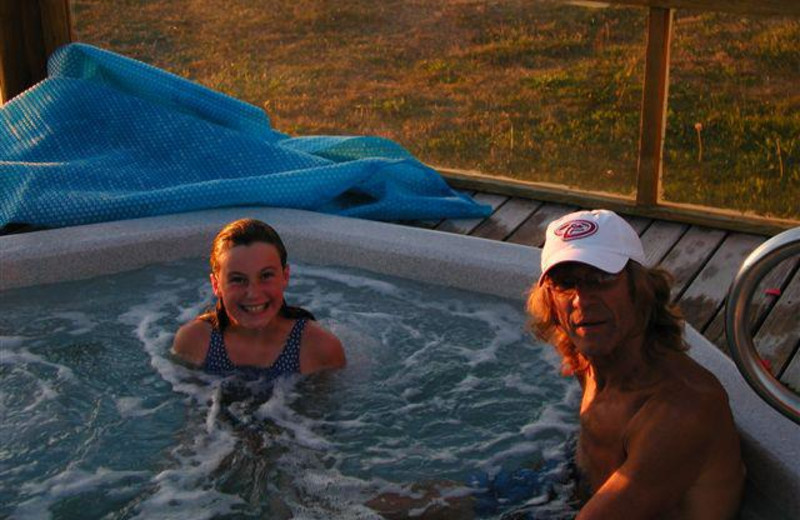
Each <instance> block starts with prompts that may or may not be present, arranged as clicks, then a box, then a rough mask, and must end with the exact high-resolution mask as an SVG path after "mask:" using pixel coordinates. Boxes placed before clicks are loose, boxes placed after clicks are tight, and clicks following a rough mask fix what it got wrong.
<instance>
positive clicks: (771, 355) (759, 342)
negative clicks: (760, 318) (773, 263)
mask: <svg viewBox="0 0 800 520" xmlns="http://www.w3.org/2000/svg"><path fill="white" fill-rule="evenodd" d="M798 316H800V272H798V273H795V274H794V276H793V277H792V281H791V282H790V283H789V285H788V287H787V288H786V290H784V291H782V293H781V295H780V296H779V297H778V301H777V302H776V303H775V308H774V309H773V311H772V312H770V313H769V316H767V319H766V320H765V321H764V324H763V325H762V326H761V328H760V329H759V330H758V333H756V336H755V338H754V343H755V345H756V348H757V349H758V351H759V352H760V353H761V356H762V358H764V359H766V360H767V361H768V362H769V364H770V365H771V371H772V373H773V375H776V376H780V375H783V373H784V372H785V371H786V368H787V367H788V365H789V362H790V361H791V360H790V356H791V355H792V354H793V353H794V350H795V347H796V346H797V340H798V334H797V328H798V327H797V326H798V323H797V321H798Z"/></svg>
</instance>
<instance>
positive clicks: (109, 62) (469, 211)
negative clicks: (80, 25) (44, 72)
mask: <svg viewBox="0 0 800 520" xmlns="http://www.w3.org/2000/svg"><path fill="white" fill-rule="evenodd" d="M0 124H1V125H2V129H3V131H2V134H0V227H2V226H6V225H8V224H11V223H15V224H16V223H19V224H23V223H24V224H28V225H32V226H41V227H61V226H72V225H79V224H88V223H92V222H101V221H109V220H121V219H129V218H137V217H145V216H152V215H162V214H169V213H180V212H186V211H193V210H200V209H208V208H218V207H226V206H246V205H265V206H279V207H290V208H299V209H307V210H313V211H320V212H325V213H336V214H339V215H347V216H353V217H360V218H367V219H376V220H404V219H434V218H446V217H479V216H485V215H487V214H488V213H489V211H490V208H489V207H488V206H485V205H480V204H476V203H475V202H474V201H472V199H470V198H469V197H466V196H464V195H462V194H459V193H457V192H455V191H453V190H452V189H451V188H450V187H449V186H448V185H447V184H446V183H445V182H444V180H443V179H442V178H441V176H440V175H439V174H438V173H436V172H435V171H434V170H432V169H431V168H429V167H427V166H425V165H424V164H422V163H421V162H419V161H418V160H416V159H415V158H414V157H413V156H412V155H411V154H410V153H409V152H407V151H406V150H405V149H403V148H402V147H401V146H399V145H398V144H396V143H394V142H392V141H389V140H387V139H383V138H379V137H365V136H310V137H295V138H292V137H289V136H287V135H285V134H282V133H280V132H277V131H276V130H274V129H273V128H272V127H271V125H270V121H269V118H268V116H267V115H266V114H265V113H264V112H263V111H262V110H261V109H259V108H257V107H255V106H253V105H249V104H247V103H244V102H241V101H239V100H236V99H233V98H231V97H229V96H226V95H224V94H220V93H218V92H214V91H212V90H209V89H207V88H205V87H202V86H200V85H198V84H196V83H193V82H191V81H188V80H186V79H183V78H180V77H178V76H175V75H173V74H171V73H168V72H166V71H163V70H160V69H157V68H155V67H152V66H150V65H147V64H144V63H142V62H139V61H136V60H133V59H130V58H126V57H124V56H121V55H118V54H114V53H112V52H109V51H105V50H102V49H98V48H96V47H92V46H90V45H86V44H80V43H73V44H70V45H66V46H64V47H62V48H60V49H58V50H57V51H56V52H55V53H53V55H52V56H51V58H50V61H49V63H48V78H47V79H45V80H44V81H42V82H40V83H38V84H37V85H35V86H34V87H33V88H31V89H29V90H27V91H26V92H24V93H22V94H20V95H19V96H17V97H16V98H14V99H12V100H11V101H9V102H8V103H6V104H5V105H4V106H2V107H0Z"/></svg>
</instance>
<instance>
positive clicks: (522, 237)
mask: <svg viewBox="0 0 800 520" xmlns="http://www.w3.org/2000/svg"><path fill="white" fill-rule="evenodd" d="M577 209H578V208H576V207H575V206H566V205H564V204H549V203H548V204H543V205H542V206H541V207H540V208H539V209H538V210H537V211H536V212H535V213H534V214H533V215H531V216H530V217H529V218H528V220H526V221H525V222H523V223H522V225H520V226H519V227H518V228H517V230H516V231H514V233H512V234H511V236H509V237H508V239H507V241H508V242H512V243H514V244H523V245H526V246H535V247H542V244H544V234H545V231H547V225H548V224H549V223H550V222H551V221H553V220H555V219H557V218H560V217H563V216H564V215H566V214H567V213H572V212H573V211H575V210H577Z"/></svg>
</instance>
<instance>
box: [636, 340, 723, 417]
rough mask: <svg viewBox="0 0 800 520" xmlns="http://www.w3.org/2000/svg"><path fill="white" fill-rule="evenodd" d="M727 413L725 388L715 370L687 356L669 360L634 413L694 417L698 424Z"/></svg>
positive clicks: (654, 415)
mask: <svg viewBox="0 0 800 520" xmlns="http://www.w3.org/2000/svg"><path fill="white" fill-rule="evenodd" d="M728 413H730V408H729V404H728V394H727V392H726V391H725V388H724V387H723V386H722V384H721V383H720V382H719V380H718V379H717V378H716V377H715V376H714V374H712V373H711V372H709V371H708V370H706V369H705V368H703V367H702V366H700V365H699V364H697V363H696V362H695V361H693V360H691V359H690V358H688V356H686V360H681V361H679V362H676V363H673V364H672V366H671V369H670V370H668V371H667V373H666V376H665V379H664V380H663V381H662V382H661V383H660V384H659V385H658V387H657V389H656V390H655V391H654V392H653V394H652V395H651V397H650V398H649V399H648V400H647V402H646V403H645V404H644V406H643V407H642V409H641V410H640V414H637V415H644V416H645V418H646V417H647V416H652V418H653V419H654V420H659V421H661V420H662V419H669V420H671V421H680V423H686V422H692V421H696V423H698V426H700V425H708V424H713V420H714V418H715V417H719V416H720V414H728Z"/></svg>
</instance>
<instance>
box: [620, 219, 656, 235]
mask: <svg viewBox="0 0 800 520" xmlns="http://www.w3.org/2000/svg"><path fill="white" fill-rule="evenodd" d="M620 216H621V217H622V218H624V219H625V220H626V221H627V222H628V224H630V225H631V227H632V228H633V230H634V231H636V234H637V235H639V236H641V235H642V233H644V231H645V230H646V229H647V227H648V226H649V225H650V224H651V223H652V222H653V220H652V219H649V218H646V217H638V216H636V215H620Z"/></svg>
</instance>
